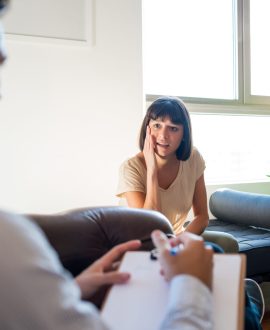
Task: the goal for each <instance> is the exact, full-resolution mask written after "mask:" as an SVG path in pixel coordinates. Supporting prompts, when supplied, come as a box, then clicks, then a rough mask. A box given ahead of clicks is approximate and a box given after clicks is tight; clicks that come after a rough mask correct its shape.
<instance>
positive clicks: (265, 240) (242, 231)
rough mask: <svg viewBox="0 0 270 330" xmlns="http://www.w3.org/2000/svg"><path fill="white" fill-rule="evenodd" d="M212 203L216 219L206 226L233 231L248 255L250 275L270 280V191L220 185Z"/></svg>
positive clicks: (242, 249) (232, 233)
mask: <svg viewBox="0 0 270 330" xmlns="http://www.w3.org/2000/svg"><path fill="white" fill-rule="evenodd" d="M209 207H210V210H211V213H212V214H213V215H214V216H215V219H212V220H211V221H210V223H209V226H208V228H207V230H216V231H224V232H227V233H229V234H231V235H233V236H234V237H235V238H236V239H237V241H238V244H239V251H240V253H244V254H246V256H247V277H250V278H253V279H255V280H256V281H257V282H265V281H270V195H264V194H255V193H247V192H240V191H236V190H232V189H219V190H217V191H216V192H214V193H213V194H212V195H211V197H210V202H209Z"/></svg>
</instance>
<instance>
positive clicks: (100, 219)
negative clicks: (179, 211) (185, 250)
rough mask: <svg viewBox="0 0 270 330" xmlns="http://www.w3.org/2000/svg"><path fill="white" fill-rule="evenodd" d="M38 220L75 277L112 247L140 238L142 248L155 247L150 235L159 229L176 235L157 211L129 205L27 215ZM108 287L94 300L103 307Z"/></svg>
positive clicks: (64, 264)
mask: <svg viewBox="0 0 270 330" xmlns="http://www.w3.org/2000/svg"><path fill="white" fill-rule="evenodd" d="M26 216H27V217H28V218H30V219H31V220H33V221H34V222H36V223H37V224H38V225H39V226H40V227H41V229H42V230H43V232H44V233H45V235H46V236H47V238H48V240H49V242H50V243H51V245H52V246H53V248H54V249H55V250H56V252H57V253H58V255H59V258H60V261H61V263H62V264H63V266H64V268H66V269H67V270H68V271H69V272H71V274H72V275H73V276H76V275H77V274H79V273H80V272H81V271H82V270H83V269H85V268H86V267H87V266H88V265H90V264H91V263H93V262H94V261H95V260H97V259H98V258H100V257H101V256H102V255H104V254H105V253H106V252H107V251H109V250H110V249H111V248H112V247H113V246H115V245H117V244H120V243H123V242H126V241H128V240H131V239H140V240H142V242H143V244H142V247H141V250H151V249H152V248H153V245H152V242H151V239H150V234H151V232H152V231H153V230H154V229H160V230H162V231H163V232H165V233H166V234H167V235H168V236H170V235H172V234H173V229H172V227H171V224H170V222H169V221H168V220H167V218H166V217H165V216H163V215H162V214H161V213H159V212H156V211H148V210H143V209H135V208H134V209H133V208H127V207H120V206H114V207H90V208H83V209H74V210H69V211H65V212H62V213H58V214H52V215H47V214H43V215H41V214H27V215H26ZM105 293H106V288H105V289H104V290H102V291H101V292H99V293H98V294H97V295H95V296H94V297H93V299H91V301H92V302H94V303H95V304H96V305H97V306H98V307H100V305H101V303H102V300H103V298H104V294H105Z"/></svg>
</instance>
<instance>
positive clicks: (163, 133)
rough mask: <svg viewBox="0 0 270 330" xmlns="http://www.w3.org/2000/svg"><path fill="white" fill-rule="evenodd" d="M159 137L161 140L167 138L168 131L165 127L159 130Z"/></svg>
mask: <svg viewBox="0 0 270 330" xmlns="http://www.w3.org/2000/svg"><path fill="white" fill-rule="evenodd" d="M159 136H160V137H161V138H163V139H167V137H168V130H167V129H166V127H162V128H161V130H160V131H159Z"/></svg>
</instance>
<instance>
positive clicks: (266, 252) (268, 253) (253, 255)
mask: <svg viewBox="0 0 270 330" xmlns="http://www.w3.org/2000/svg"><path fill="white" fill-rule="evenodd" d="M207 230H210V231H211V230H214V231H223V232H226V233H229V234H231V235H233V236H234V237H235V238H236V239H237V241H238V244H239V251H240V253H241V252H242V253H245V254H246V255H247V276H248V277H256V276H257V275H258V274H260V275H262V276H264V275H265V276H269V274H270V229H262V228H256V227H253V226H246V225H241V224H233V223H229V222H227V221H223V220H217V219H213V220H210V222H209V226H208V227H207ZM264 280H265V278H264Z"/></svg>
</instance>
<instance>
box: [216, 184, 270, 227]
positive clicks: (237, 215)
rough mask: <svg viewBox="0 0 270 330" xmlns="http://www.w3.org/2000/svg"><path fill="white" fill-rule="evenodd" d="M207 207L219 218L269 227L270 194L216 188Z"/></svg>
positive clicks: (236, 222) (242, 223) (240, 223)
mask: <svg viewBox="0 0 270 330" xmlns="http://www.w3.org/2000/svg"><path fill="white" fill-rule="evenodd" d="M209 207H210V211H211V212H212V214H213V215H214V216H215V217H216V218H218V219H220V220H223V221H226V222H231V223H234V224H239V225H249V226H256V227H261V228H270V195H264V194H255V193H248V192H242V191H236V190H232V189H218V190H217V191H215V192H214V193H213V194H212V195H211V197H210V201H209Z"/></svg>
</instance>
